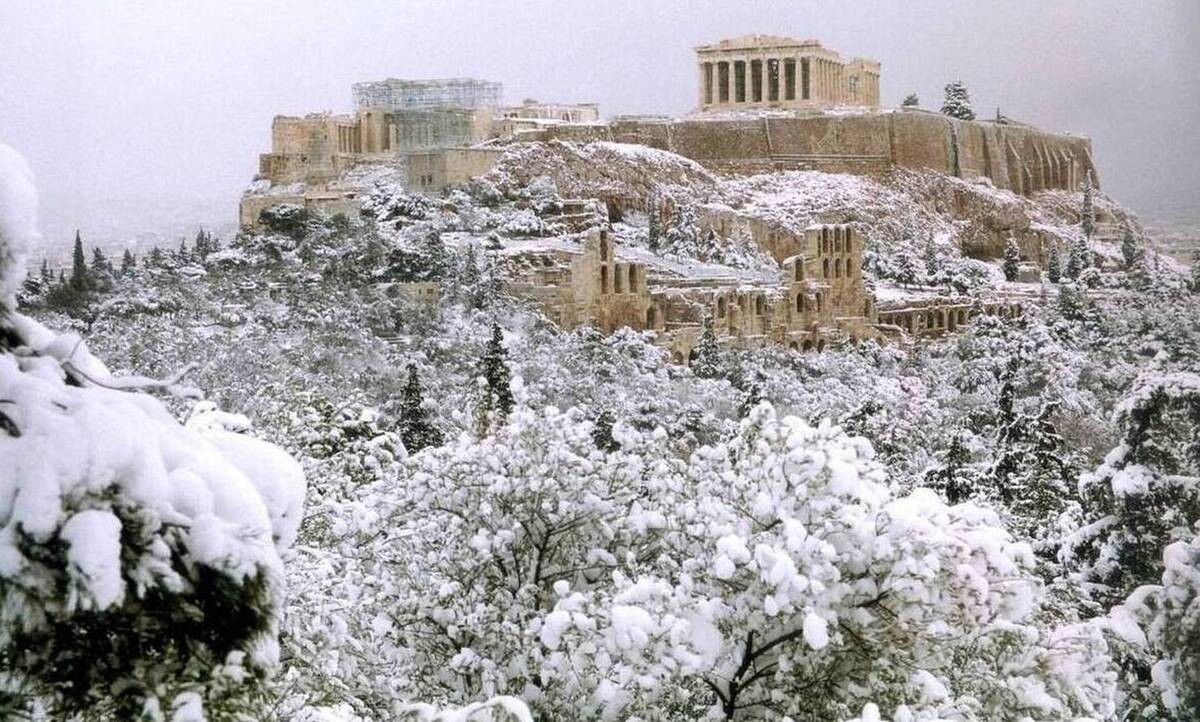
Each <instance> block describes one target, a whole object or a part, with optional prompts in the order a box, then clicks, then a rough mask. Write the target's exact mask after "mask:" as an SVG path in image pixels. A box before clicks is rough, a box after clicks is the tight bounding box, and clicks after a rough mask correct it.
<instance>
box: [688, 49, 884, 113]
mask: <svg viewBox="0 0 1200 722" xmlns="http://www.w3.org/2000/svg"><path fill="white" fill-rule="evenodd" d="M696 65H697V67H698V70H699V72H700V108H701V109H702V110H741V109H751V108H780V109H791V108H797V109H801V108H810V109H824V108H832V107H836V106H842V105H845V106H859V107H866V108H878V107H879V61H877V60H870V59H867V58H852V59H850V60H845V59H843V58H842V56H840V55H838V54H837V53H836V52H834V51H832V50H829V49H827V48H825V47H823V46H822V45H821V43H820V42H819V41H816V40H796V39H794V38H788V37H782V36H778V35H743V36H742V37H738V38H731V39H727V40H721V41H720V42H717V43H713V44H712V45H701V46H700V47H698V48H696Z"/></svg>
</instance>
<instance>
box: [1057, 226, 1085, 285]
mask: <svg viewBox="0 0 1200 722" xmlns="http://www.w3.org/2000/svg"><path fill="white" fill-rule="evenodd" d="M1089 245H1090V244H1089V243H1088V239H1087V237H1086V236H1083V235H1081V236H1077V237H1076V238H1075V241H1074V242H1073V243H1071V252H1070V253H1069V254H1068V255H1067V265H1066V268H1064V269H1063V275H1064V276H1066V277H1067V278H1069V279H1071V280H1073V281H1074V280H1078V279H1079V274H1081V273H1083V271H1084V269H1086V268H1088V267H1089V266H1090V265H1091V250H1090V248H1089Z"/></svg>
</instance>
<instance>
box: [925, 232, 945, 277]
mask: <svg viewBox="0 0 1200 722" xmlns="http://www.w3.org/2000/svg"><path fill="white" fill-rule="evenodd" d="M941 270H942V259H941V258H940V257H938V252H937V245H936V244H935V243H934V242H933V239H932V238H931V239H929V240H928V241H926V243H925V278H926V279H927V280H928V282H929V283H936V282H937V280H936V279H937V278H938V277H939V276H940V275H941Z"/></svg>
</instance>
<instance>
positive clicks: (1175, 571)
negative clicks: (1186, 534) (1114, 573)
mask: <svg viewBox="0 0 1200 722" xmlns="http://www.w3.org/2000/svg"><path fill="white" fill-rule="evenodd" d="M1196 532H1197V533H1195V534H1194V535H1193V536H1192V537H1191V540H1190V541H1189V540H1187V539H1180V540H1179V541H1176V542H1173V543H1171V544H1169V545H1167V547H1166V548H1165V549H1164V550H1163V564H1162V566H1163V573H1162V579H1161V584H1150V585H1146V586H1143V587H1139V588H1138V589H1137V590H1135V591H1134V593H1133V594H1131V595H1130V598H1129V600H1128V601H1127V602H1126V603H1125V604H1122V605H1120V606H1119V607H1117V608H1116V609H1114V612H1113V613H1112V615H1111V617H1112V618H1113V621H1114V622H1115V623H1116V624H1120V623H1121V621H1122V620H1124V619H1126V618H1133V619H1135V620H1137V621H1139V622H1141V626H1142V628H1143V630H1144V634H1145V644H1146V646H1147V647H1148V649H1147V651H1148V653H1149V654H1150V655H1151V657H1152V658H1153V660H1154V661H1153V663H1152V666H1151V668H1150V678H1151V680H1153V683H1154V685H1155V687H1157V688H1158V690H1159V692H1160V697H1161V701H1162V706H1163V707H1165V708H1166V710H1167V711H1168V712H1169V713H1170V714H1171V715H1173V716H1174V719H1178V720H1186V719H1197V718H1200V655H1198V654H1197V653H1196V650H1198V649H1200V526H1197V527H1196ZM1135 638H1136V636H1135ZM1138 641H1141V640H1138Z"/></svg>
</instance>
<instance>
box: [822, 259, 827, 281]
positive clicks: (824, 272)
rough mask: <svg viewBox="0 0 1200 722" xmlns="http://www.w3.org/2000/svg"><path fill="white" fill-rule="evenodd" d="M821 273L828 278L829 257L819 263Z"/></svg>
mask: <svg viewBox="0 0 1200 722" xmlns="http://www.w3.org/2000/svg"><path fill="white" fill-rule="evenodd" d="M821 273H822V274H823V276H824V277H825V278H829V259H828V258H826V259H825V260H824V261H823V262H822V263H821Z"/></svg>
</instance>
